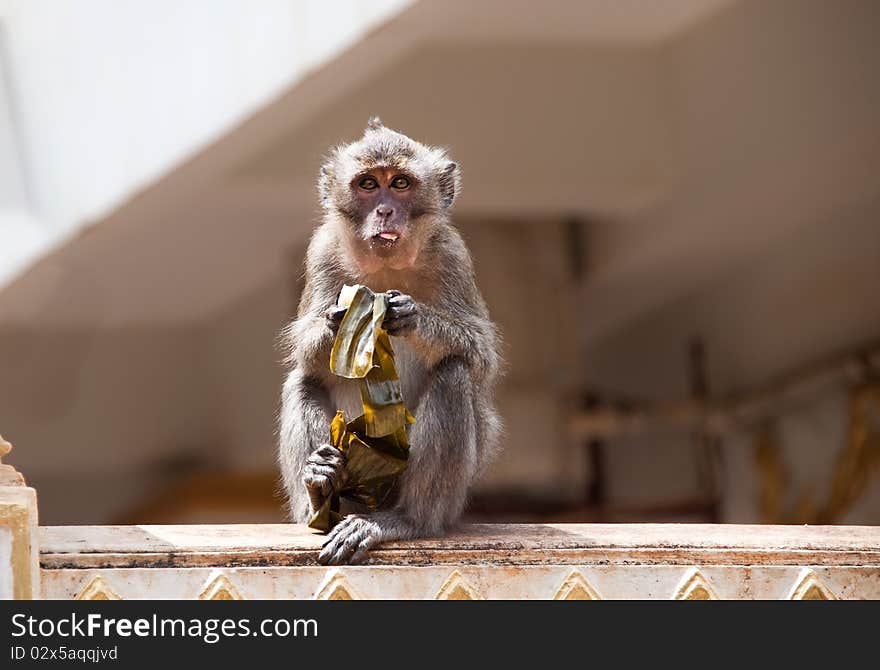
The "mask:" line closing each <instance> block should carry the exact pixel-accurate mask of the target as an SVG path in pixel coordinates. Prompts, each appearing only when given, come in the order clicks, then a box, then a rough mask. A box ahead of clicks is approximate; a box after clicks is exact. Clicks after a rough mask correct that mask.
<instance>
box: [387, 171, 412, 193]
mask: <svg viewBox="0 0 880 670" xmlns="http://www.w3.org/2000/svg"><path fill="white" fill-rule="evenodd" d="M391 188H396V189H399V190H401V191H402V190H403V189H405V188H409V179H407V178H406V177H404V176H403V175H400V176H397V177H395V178H394V179H392V180H391Z"/></svg>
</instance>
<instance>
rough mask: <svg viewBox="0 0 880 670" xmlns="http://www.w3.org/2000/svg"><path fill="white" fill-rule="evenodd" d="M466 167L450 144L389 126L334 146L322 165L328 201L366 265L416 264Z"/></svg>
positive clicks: (373, 124) (377, 125)
mask: <svg viewBox="0 0 880 670" xmlns="http://www.w3.org/2000/svg"><path fill="white" fill-rule="evenodd" d="M459 181H460V177H459V169H458V165H456V164H455V163H454V162H453V161H451V160H450V159H449V157H448V156H447V155H446V151H445V150H443V149H438V148H435V147H429V146H426V145H424V144H421V143H419V142H416V141H415V140H412V139H410V138H409V137H407V136H406V135H403V134H401V133H398V132H396V131H394V130H391V129H390V128H386V127H385V126H384V125H382V122H381V121H380V120H379V119H378V118H377V117H374V118H372V119H370V121H369V123H368V124H367V128H366V131H365V132H364V136H363V137H362V138H361V139H359V140H357V141H355V142H352V143H350V144H344V145H341V146H338V147H336V148H335V149H333V150H332V152H331V154H330V156H329V158H328V160H327V162H326V163H325V164H324V166H323V167H322V168H321V176H320V179H319V181H318V191H319V194H320V197H321V204H322V205H323V207H324V209H325V210H326V211H327V212H328V214H330V215H332V218H333V219H334V220H336V221H337V222H338V223H339V224H340V225H341V226H342V227H343V232H344V239H345V240H346V242H347V244H348V246H349V249H350V251H351V252H352V253H353V255H354V257H355V260H356V261H357V263H358V264H359V265H360V266H361V268H362V270H364V271H365V272H373V271H376V270H378V269H381V268H382V267H389V268H392V269H395V270H401V269H404V268H407V267H410V266H412V265H413V264H414V263H415V261H416V258H417V257H418V255H419V251H420V250H421V248H422V245H423V243H424V242H425V240H426V239H427V237H428V235H429V234H430V229H431V226H432V225H434V224H435V222H436V221H437V219H438V217H443V216H444V213H445V210H446V209H447V208H448V207H449V206H450V205H451V204H452V201H453V200H454V199H455V196H456V194H457V193H458V190H459Z"/></svg>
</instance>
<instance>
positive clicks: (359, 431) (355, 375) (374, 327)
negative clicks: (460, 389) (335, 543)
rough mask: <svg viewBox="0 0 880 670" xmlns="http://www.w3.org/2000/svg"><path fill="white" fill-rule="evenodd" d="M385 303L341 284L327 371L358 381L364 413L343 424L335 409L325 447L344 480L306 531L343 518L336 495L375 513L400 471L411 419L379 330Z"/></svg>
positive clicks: (391, 356) (326, 527)
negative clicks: (338, 461) (334, 454)
mask: <svg viewBox="0 0 880 670" xmlns="http://www.w3.org/2000/svg"><path fill="white" fill-rule="evenodd" d="M388 298H389V296H388V295H387V294H385V293H373V291H371V290H370V289H369V288H367V287H366V286H361V285H354V286H349V285H346V286H344V287H343V289H342V291H341V292H340V294H339V300H338V301H337V308H339V309H343V308H344V309H345V313H344V315H343V316H342V320H341V322H340V323H339V329H338V331H337V333H336V339H335V341H334V343H333V350H332V352H331V354H330V371H331V372H332V373H333V374H335V375H338V376H340V377H346V378H349V379H359V380H360V386H361V389H360V390H361V401H362V403H363V407H364V413H363V414H362V415H361V416H359V417H357V418H356V419H354V420H352V421H348V422H347V421H346V417H345V412H343V411H342V410H338V411H337V412H336V416H335V417H334V418H333V421H332V422H331V423H330V444H331V445H332V446H333V447H335V448H336V449H338V450H339V451H340V452H342V454H343V456H344V457H345V475H346V476H345V482H344V484H342V485H341V487H340V488H339V489H338V490H337V491H336V492H335V493H334V494H333V495H331V496H329V497H327V499H326V500H324V502H323V504H321V506H320V507H319V508H318V509H317V511H316V512H315V513H314V515H313V516H312V518H311V519H310V521H309V527H310V528H314V529H316V530H320V531H323V532H325V533H328V532H330V530H331V529H332V528H333V527H334V526H335V525H336V524H337V523H339V522H340V521H341V520H342V518H343V516H342V514H340V512H339V498H340V496H341V497H345V498H347V499H349V500H352V501H354V502H357V503H360V504H362V505H364V506H366V507H367V508H368V509H370V510H375V509H378V508H379V506H380V505H381V504H382V503H383V502H384V501H385V499H386V498H387V497H388V494H389V493H390V492H391V489H392V488H393V487H394V484H395V482H396V481H397V478H398V477H399V476H400V475H401V474H402V473H403V471H404V470H406V463H407V459H408V458H409V443H408V442H407V439H406V424H407V423H413V422H414V421H415V419H414V418H413V416H412V414H410V412H409V410H407V409H406V407H405V405H404V404H403V396H402V394H401V390H400V379H399V378H398V375H397V370H396V368H395V366H394V351H393V350H392V348H391V340H390V338H389V337H388V333H387V332H386V331H385V330H384V329H383V328H382V324H383V322H384V320H385V314H386V310H387V300H388Z"/></svg>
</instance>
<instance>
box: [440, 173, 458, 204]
mask: <svg viewBox="0 0 880 670" xmlns="http://www.w3.org/2000/svg"><path fill="white" fill-rule="evenodd" d="M439 187H440V206H441V207H443V208H444V209H445V208H447V207H449V205H451V204H452V201H453V200H455V196H457V195H458V192H459V191H460V190H461V172H460V171H459V169H458V163H455V162H453V161H449V162H448V163H447V164H446V165H445V167H444V168H443V171H442V172H441V173H440V179H439Z"/></svg>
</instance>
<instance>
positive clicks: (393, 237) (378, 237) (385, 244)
mask: <svg viewBox="0 0 880 670" xmlns="http://www.w3.org/2000/svg"><path fill="white" fill-rule="evenodd" d="M371 239H372V241H373V244H374V245H376V246H378V247H382V248H384V249H390V248H391V247H393V246H394V245H395V244H397V241H398V240H399V239H400V233H396V232H394V231H393V230H383V231H382V232H381V233H376V234H375V235H373V237H372V238H371Z"/></svg>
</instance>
